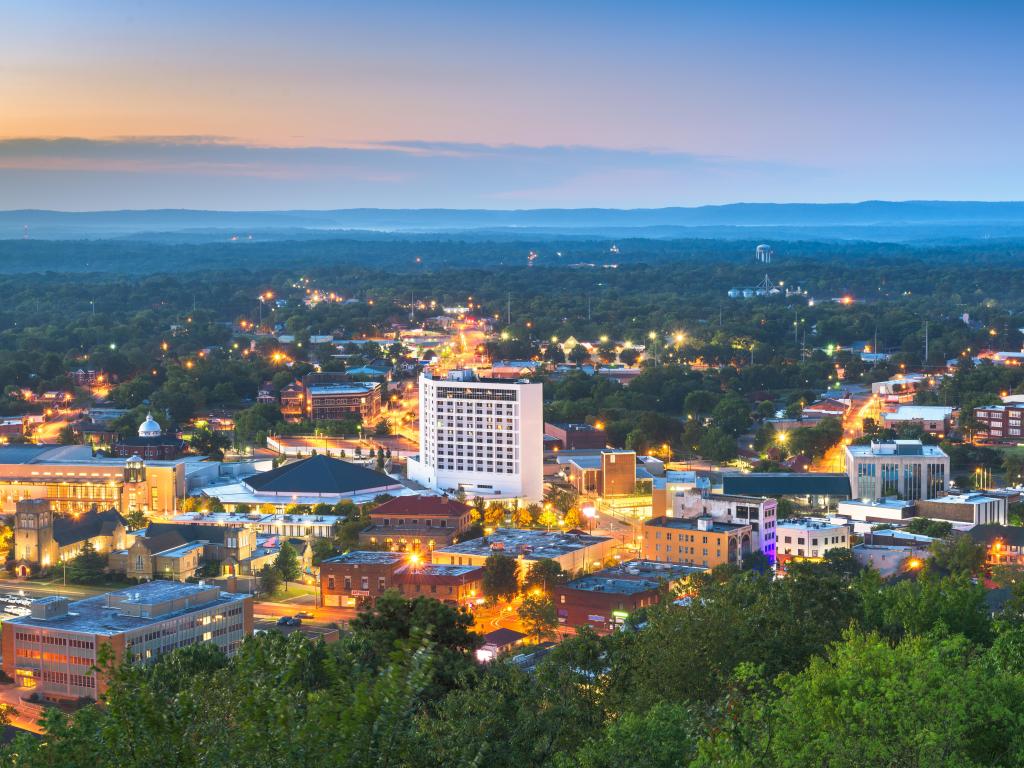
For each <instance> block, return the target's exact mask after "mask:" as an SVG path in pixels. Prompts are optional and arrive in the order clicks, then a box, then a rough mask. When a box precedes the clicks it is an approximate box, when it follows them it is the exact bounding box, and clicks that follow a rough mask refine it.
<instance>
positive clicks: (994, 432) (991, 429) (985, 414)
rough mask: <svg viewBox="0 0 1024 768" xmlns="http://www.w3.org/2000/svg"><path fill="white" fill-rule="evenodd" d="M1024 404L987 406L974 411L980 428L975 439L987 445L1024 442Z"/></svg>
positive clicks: (975, 434) (976, 431)
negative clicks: (1023, 417)
mask: <svg viewBox="0 0 1024 768" xmlns="http://www.w3.org/2000/svg"><path fill="white" fill-rule="evenodd" d="M1022 415H1024V403H1007V404H1006V405H985V406H982V407H980V408H975V409H974V418H975V421H976V423H977V425H978V428H977V429H976V430H975V432H974V437H975V439H977V440H981V441H982V442H986V443H1019V442H1022V441H1024V432H1022V430H1024V427H1022V426H1021V421H1022V419H1021V416H1022Z"/></svg>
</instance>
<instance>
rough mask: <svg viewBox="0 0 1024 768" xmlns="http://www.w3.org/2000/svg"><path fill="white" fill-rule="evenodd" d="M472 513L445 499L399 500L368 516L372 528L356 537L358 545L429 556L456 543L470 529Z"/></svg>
mask: <svg viewBox="0 0 1024 768" xmlns="http://www.w3.org/2000/svg"><path fill="white" fill-rule="evenodd" d="M472 511H473V509H472V507H470V506H469V505H467V504H463V503H461V502H459V501H456V500H455V499H452V498H449V497H448V496H399V497H398V498H395V499H391V500H389V501H386V502H384V503H383V504H381V505H380V506H379V507H377V508H376V509H374V510H372V511H371V512H370V521H371V525H370V527H369V528H366V529H365V530H363V531H362V532H361V533H360V534H359V543H360V544H363V545H364V546H365V545H368V544H369V545H374V546H377V545H383V546H385V547H387V548H388V549H390V550H393V551H400V552H404V551H412V552H416V551H419V550H425V551H429V552H432V551H433V550H434V549H435V548H436V547H447V546H448V545H449V544H454V543H455V542H456V541H457V540H458V537H459V534H461V533H462V532H463V531H465V530H466V529H467V528H469V527H470V525H472V517H471V515H472Z"/></svg>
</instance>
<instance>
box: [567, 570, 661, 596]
mask: <svg viewBox="0 0 1024 768" xmlns="http://www.w3.org/2000/svg"><path fill="white" fill-rule="evenodd" d="M660 586H661V582H659V581H647V580H645V579H616V578H614V577H611V576H600V575H598V574H591V575H590V576H584V577H582V578H580V579H575V580H574V581H570V582H569V583H568V584H565V585H564V586H563V587H562V588H563V589H574V590H577V591H579V592H604V593H606V594H609V595H635V594H637V593H638V592H649V591H651V590H656V589H658V587H660Z"/></svg>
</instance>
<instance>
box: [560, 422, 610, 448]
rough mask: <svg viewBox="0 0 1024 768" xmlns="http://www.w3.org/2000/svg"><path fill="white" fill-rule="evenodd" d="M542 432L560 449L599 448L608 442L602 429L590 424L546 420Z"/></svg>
mask: <svg viewBox="0 0 1024 768" xmlns="http://www.w3.org/2000/svg"><path fill="white" fill-rule="evenodd" d="M544 434H545V435H546V436H548V437H550V438H552V439H553V441H554V443H555V444H556V445H557V446H558V450H560V451H575V450H579V449H581V448H592V449H601V448H604V447H605V445H606V444H607V442H608V438H607V437H606V436H605V433H604V431H602V430H600V429H597V428H596V427H592V426H591V425H590V424H567V423H560V422H546V423H545V424H544Z"/></svg>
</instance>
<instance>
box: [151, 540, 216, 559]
mask: <svg viewBox="0 0 1024 768" xmlns="http://www.w3.org/2000/svg"><path fill="white" fill-rule="evenodd" d="M204 546H206V542H203V541H190V542H189V543H188V544H182V545H181V546H179V547H174V548H173V549H165V550H164V551H163V552H156V553H155V554H157V555H159V556H160V557H170V558H173V559H177V558H179V557H184V556H185V555H187V554H188V553H189V552H195V551H196V550H197V549H202V548H203V547H204Z"/></svg>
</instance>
